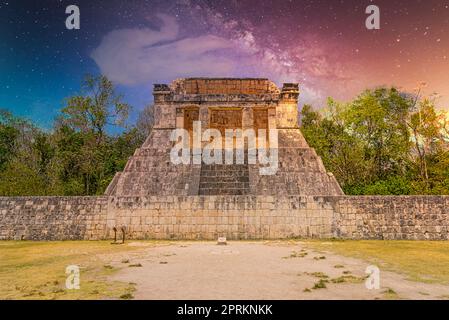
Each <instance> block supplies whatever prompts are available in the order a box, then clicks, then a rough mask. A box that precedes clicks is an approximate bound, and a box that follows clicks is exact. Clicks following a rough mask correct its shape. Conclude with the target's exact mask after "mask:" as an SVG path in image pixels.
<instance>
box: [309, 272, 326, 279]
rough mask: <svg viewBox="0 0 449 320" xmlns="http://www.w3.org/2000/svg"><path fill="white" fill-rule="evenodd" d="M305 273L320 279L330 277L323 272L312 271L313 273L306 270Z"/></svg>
mask: <svg viewBox="0 0 449 320" xmlns="http://www.w3.org/2000/svg"><path fill="white" fill-rule="evenodd" d="M305 274H307V275H309V276H312V277H315V278H319V279H328V278H329V276H328V275H327V274H325V273H323V272H312V273H309V272H306V273H305Z"/></svg>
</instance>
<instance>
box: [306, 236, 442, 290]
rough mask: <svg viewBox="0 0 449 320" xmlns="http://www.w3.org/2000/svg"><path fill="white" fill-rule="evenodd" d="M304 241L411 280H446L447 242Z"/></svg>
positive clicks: (317, 248) (316, 247) (315, 247)
mask: <svg viewBox="0 0 449 320" xmlns="http://www.w3.org/2000/svg"><path fill="white" fill-rule="evenodd" d="M306 243H307V244H309V245H311V246H312V247H313V248H314V249H316V250H321V251H323V250H324V251H332V252H335V253H337V254H341V255H344V256H349V257H354V258H359V259H363V260H366V261H368V262H370V263H372V264H375V265H378V266H379V267H380V268H384V269H386V270H391V271H396V272H400V273H403V274H406V275H407V276H408V277H409V279H410V280H413V281H420V282H427V283H443V284H448V283H449V242H447V241H386V240H384V241H382V240H363V241H354V240H347V241H343V240H333V241H307V242H306Z"/></svg>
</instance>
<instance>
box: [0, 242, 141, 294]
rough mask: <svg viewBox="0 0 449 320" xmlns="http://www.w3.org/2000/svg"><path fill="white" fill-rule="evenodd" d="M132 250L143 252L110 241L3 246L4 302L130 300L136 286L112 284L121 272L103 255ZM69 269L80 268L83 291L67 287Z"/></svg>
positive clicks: (1, 282) (0, 273) (0, 283)
mask: <svg viewBox="0 0 449 320" xmlns="http://www.w3.org/2000/svg"><path fill="white" fill-rule="evenodd" d="M130 250H139V248H138V247H135V246H134V247H133V246H128V245H120V246H116V245H115V246H112V245H110V243H109V242H106V241H104V242H103V241H95V242H87V241H76V242H74V241H66V242H26V241H25V242H24V241H21V242H17V241H7V242H0V299H120V298H121V297H122V298H123V299H125V298H126V299H129V298H130V297H131V296H132V292H133V291H134V290H135V289H134V285H133V284H129V283H122V282H110V281H108V280H107V277H108V275H111V274H113V273H114V272H117V270H119V269H118V268H116V267H113V266H111V265H109V264H107V263H105V261H102V260H101V259H100V258H99V255H100V256H101V255H105V254H106V255H107V254H115V253H120V252H122V253H124V252H126V251H130ZM68 265H77V266H79V267H80V289H79V290H68V289H66V287H65V281H66V277H67V275H66V274H65V270H66V267H67V266H68ZM123 267H126V266H123Z"/></svg>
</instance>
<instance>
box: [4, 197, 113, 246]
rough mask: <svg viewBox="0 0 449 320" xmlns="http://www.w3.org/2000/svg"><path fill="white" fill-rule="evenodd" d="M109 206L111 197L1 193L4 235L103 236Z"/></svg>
mask: <svg viewBox="0 0 449 320" xmlns="http://www.w3.org/2000/svg"><path fill="white" fill-rule="evenodd" d="M107 207H108V198H107V197H11V198H3V197H0V239H6V240H81V239H102V238H103V237H104V236H105V235H106V234H107V230H106V220H107V212H108V209H107Z"/></svg>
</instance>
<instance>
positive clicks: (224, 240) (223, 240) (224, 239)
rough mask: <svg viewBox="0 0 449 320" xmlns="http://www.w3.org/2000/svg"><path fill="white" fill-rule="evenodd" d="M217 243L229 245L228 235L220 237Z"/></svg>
mask: <svg viewBox="0 0 449 320" xmlns="http://www.w3.org/2000/svg"><path fill="white" fill-rule="evenodd" d="M217 244H218V245H219V246H225V245H227V242H226V237H218V242H217Z"/></svg>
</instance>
